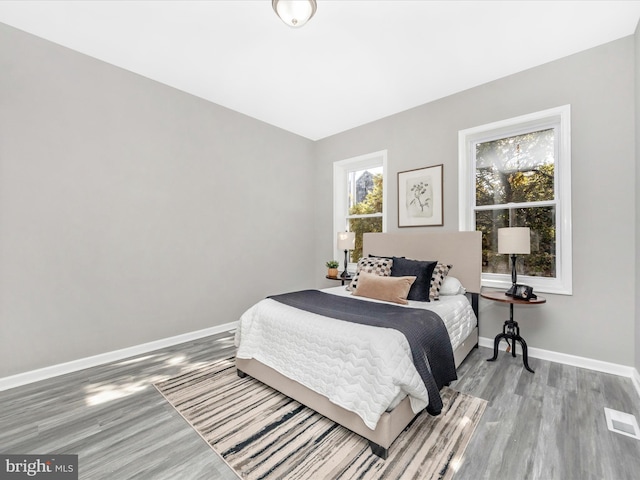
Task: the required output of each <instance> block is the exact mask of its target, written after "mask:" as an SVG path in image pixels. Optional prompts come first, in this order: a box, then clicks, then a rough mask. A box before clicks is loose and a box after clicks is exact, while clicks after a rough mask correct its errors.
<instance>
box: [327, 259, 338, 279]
mask: <svg viewBox="0 0 640 480" xmlns="http://www.w3.org/2000/svg"><path fill="white" fill-rule="evenodd" d="M326 265H327V268H328V269H329V273H327V276H329V277H333V278H337V276H338V265H340V263H338V261H337V260H329V261H328V262H327V263H326Z"/></svg>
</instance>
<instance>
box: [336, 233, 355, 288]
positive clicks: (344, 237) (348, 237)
mask: <svg viewBox="0 0 640 480" xmlns="http://www.w3.org/2000/svg"><path fill="white" fill-rule="evenodd" d="M354 248H356V233H355V232H338V250H344V271H343V272H342V274H341V275H340V278H349V277H350V275H349V272H348V271H347V265H348V259H347V257H348V255H349V250H353V249H354Z"/></svg>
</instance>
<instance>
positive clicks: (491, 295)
mask: <svg viewBox="0 0 640 480" xmlns="http://www.w3.org/2000/svg"><path fill="white" fill-rule="evenodd" d="M480 296H481V297H483V298H486V299H488V300H493V301H495V302H502V303H508V304H509V320H507V321H505V322H504V325H503V327H502V333H500V334H498V335H497V336H496V338H495V340H494V342H493V357H491V358H488V359H487V362H493V361H494V360H495V359H496V358H498V344H499V343H500V340H502V339H503V338H504V339H505V340H506V341H507V344H508V345H509V346H510V347H511V354H512V355H513V356H514V357H515V356H516V341H517V342H520V345H522V361H523V362H524V368H526V369H527V370H528V371H530V372H531V373H535V372H534V371H533V370H531V367H529V356H528V354H527V342H525V341H524V338H522V337H521V336H520V327H519V326H518V322H516V321H514V320H513V306H514V305H540V304H543V303H546V301H547V300H546V299H545V298H543V297H540V296H538V298H535V299H531V300H520V299H518V298H513V297H509V296H508V295H505V294H504V292H482V293H480ZM509 340H511V343H509Z"/></svg>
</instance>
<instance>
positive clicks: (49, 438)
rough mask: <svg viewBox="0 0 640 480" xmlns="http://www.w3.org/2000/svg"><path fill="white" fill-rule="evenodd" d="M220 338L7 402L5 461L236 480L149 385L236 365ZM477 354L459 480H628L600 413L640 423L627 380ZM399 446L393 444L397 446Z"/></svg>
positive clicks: (617, 440) (617, 438) (0, 443)
mask: <svg viewBox="0 0 640 480" xmlns="http://www.w3.org/2000/svg"><path fill="white" fill-rule="evenodd" d="M234 351H235V349H234V347H233V336H232V334H231V333H223V334H219V335H215V336H211V337H207V338H203V339H200V340H197V341H193V342H189V343H185V344H182V345H177V346H173V347H170V348H166V349H163V350H159V351H156V352H152V353H149V354H146V355H141V356H139V357H134V358H131V359H128V360H125V361H119V362H114V363H111V364H108V365H103V366H99V367H94V368H90V369H87V370H83V371H81V372H76V373H73V374H69V375H65V376H62V377H57V378H54V379H50V380H46V381H42V382H38V383H35V384H31V385H27V386H24V387H19V388H15V389H12V390H7V391H4V392H0V453H15V454H28V453H34V454H44V453H72V454H77V455H78V456H79V470H80V478H81V479H109V480H116V479H117V480H124V479H133V478H136V479H154V480H155V479H171V480H181V479H185V480H196V479H235V478H237V477H236V476H235V475H234V473H233V472H232V471H231V470H230V469H229V468H228V467H227V466H226V465H225V464H224V462H223V461H222V460H220V459H219V458H218V456H217V455H216V454H215V453H214V452H213V451H212V450H211V449H210V448H209V447H208V446H207V444H206V443H205V442H204V441H203V440H202V439H201V438H200V437H199V436H198V434H197V433H195V432H194V431H193V430H192V429H191V427H189V426H188V425H187V424H186V423H185V421H184V420H183V419H182V418H181V417H180V416H179V415H178V414H177V413H176V412H175V411H174V410H173V408H172V407H170V406H169V405H168V404H167V403H166V402H165V400H164V399H163V398H162V397H161V396H160V394H159V393H157V391H156V390H155V388H154V387H153V386H152V384H153V383H155V382H157V381H159V380H161V379H164V378H168V377H170V376H173V375H176V374H178V373H180V372H183V371H187V370H190V369H192V368H195V367H197V366H199V365H202V364H204V363H208V362H212V361H215V360H218V359H222V358H225V357H229V356H231V355H233V353H234ZM491 353H492V352H490V351H489V350H488V349H485V348H479V349H476V350H474V351H473V352H472V353H471V355H470V356H469V357H468V358H467V359H466V360H465V362H464V363H463V364H462V365H461V367H460V369H459V377H460V379H459V380H458V381H457V382H455V383H454V384H453V385H452V386H453V388H455V389H457V390H460V391H462V392H466V393H469V394H471V395H475V396H478V397H481V398H484V399H486V400H488V401H489V406H488V408H487V410H486V412H485V414H484V416H483V418H482V420H481V423H480V425H479V426H478V429H477V430H476V432H475V434H474V437H473V439H472V441H471V443H470V445H469V447H468V448H467V451H466V455H465V461H464V463H463V464H462V466H461V467H460V469H459V471H458V472H457V474H456V476H455V479H456V480H461V479H470V480H471V479H472V480H476V479H491V480H501V479H509V480H520V479H541V480H552V479H559V480H571V479H580V480H588V479H605V480H627V479H629V480H632V479H638V478H640V441H638V440H634V439H632V438H629V437H626V436H623V435H620V434H616V433H612V432H609V430H608V429H607V426H606V421H605V416H604V407H609V408H612V409H615V410H621V411H624V412H627V413H632V414H634V415H635V416H636V418H637V419H639V420H640V399H639V398H638V395H637V393H636V391H635V389H634V388H633V385H632V383H631V380H630V379H628V378H623V377H617V376H613V375H607V374H603V373H597V372H593V371H590V370H584V369H580V368H575V367H568V366H564V365H560V364H556V363H551V362H547V361H542V360H537V359H530V365H531V367H532V368H533V369H534V370H535V371H536V373H535V374H531V373H529V372H527V371H526V370H524V368H523V366H522V360H521V357H520V356H518V357H517V358H513V357H511V356H510V355H507V354H505V353H504V352H503V353H501V354H500V357H499V358H498V360H497V361H496V362H492V363H488V362H486V361H485V359H486V358H488V357H490V356H491ZM391 448H393V446H392V447H391Z"/></svg>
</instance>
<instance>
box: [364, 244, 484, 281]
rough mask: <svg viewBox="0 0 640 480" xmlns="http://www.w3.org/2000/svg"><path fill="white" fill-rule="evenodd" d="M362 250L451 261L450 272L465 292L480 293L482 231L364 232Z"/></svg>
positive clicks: (374, 253)
mask: <svg viewBox="0 0 640 480" xmlns="http://www.w3.org/2000/svg"><path fill="white" fill-rule="evenodd" d="M362 253H363V255H364V256H368V255H376V256H385V257H391V256H395V257H406V258H410V259H413V260H437V261H438V262H440V263H446V264H451V265H453V268H452V269H451V272H450V275H452V276H454V277H456V278H457V279H458V280H460V281H461V282H462V285H464V287H465V288H466V289H467V292H471V293H480V277H481V274H482V233H481V232H439V233H365V234H364V238H363V251H362Z"/></svg>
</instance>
